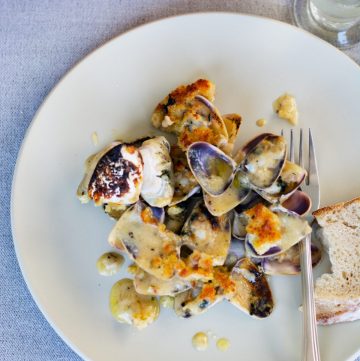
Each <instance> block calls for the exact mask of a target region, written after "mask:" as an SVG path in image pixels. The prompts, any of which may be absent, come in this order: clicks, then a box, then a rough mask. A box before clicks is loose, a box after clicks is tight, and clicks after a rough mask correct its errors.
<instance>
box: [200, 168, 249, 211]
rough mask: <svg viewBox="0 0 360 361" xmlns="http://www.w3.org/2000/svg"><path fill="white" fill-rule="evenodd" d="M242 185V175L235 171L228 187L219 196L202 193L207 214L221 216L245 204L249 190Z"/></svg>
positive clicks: (243, 181) (243, 180)
mask: <svg viewBox="0 0 360 361" xmlns="http://www.w3.org/2000/svg"><path fill="white" fill-rule="evenodd" d="M244 183H245V179H244V174H243V173H242V172H241V171H237V172H236V173H235V175H234V179H233V180H232V182H231V184H230V186H229V187H228V188H227V189H226V190H225V191H224V192H223V193H221V194H220V195H219V196H216V197H214V196H211V195H210V194H208V193H204V202H205V205H206V207H207V209H208V210H209V212H210V213H211V214H212V215H214V216H221V215H223V214H225V213H228V212H230V211H231V210H232V209H234V208H235V207H236V206H237V205H239V204H241V203H243V202H245V201H246V199H247V198H248V197H249V196H250V192H251V190H250V189H249V188H247V187H246V185H244Z"/></svg>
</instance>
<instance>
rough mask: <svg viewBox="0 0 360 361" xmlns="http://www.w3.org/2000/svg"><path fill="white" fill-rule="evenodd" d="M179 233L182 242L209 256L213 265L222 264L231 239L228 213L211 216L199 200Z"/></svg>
mask: <svg viewBox="0 0 360 361" xmlns="http://www.w3.org/2000/svg"><path fill="white" fill-rule="evenodd" d="M181 235H182V244H185V245H186V246H188V247H189V248H190V249H192V250H196V251H198V252H200V253H202V254H206V255H207V256H210V257H211V259H212V262H213V266H218V265H222V264H224V262H225V259H226V255H227V253H228V250H229V247H230V241H231V228H230V218H229V215H223V216H220V217H216V216H213V215H212V214H210V213H209V211H208V210H207V208H206V207H205V205H204V203H203V202H202V201H199V202H198V203H197V204H196V205H195V206H194V208H193V210H192V211H191V213H190V215H189V217H188V219H187V220H186V222H185V224H184V227H183V229H182V231H181Z"/></svg>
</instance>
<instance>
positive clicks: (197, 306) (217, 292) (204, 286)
mask: <svg viewBox="0 0 360 361" xmlns="http://www.w3.org/2000/svg"><path fill="white" fill-rule="evenodd" d="M234 291H235V282H234V281H233V280H231V279H230V273H229V271H228V269H227V268H226V267H215V268H214V275H213V278H212V279H211V280H209V281H208V282H198V283H197V284H196V286H195V287H194V288H192V289H190V290H188V291H186V292H183V293H180V294H178V295H176V296H175V302H174V310H175V313H176V314H177V315H178V316H180V317H183V318H189V317H192V316H196V315H199V314H202V313H204V312H206V311H207V310H208V309H209V308H211V307H213V306H214V305H216V304H217V303H219V302H220V301H222V300H224V299H225V298H226V297H230V295H231V294H233V292H234Z"/></svg>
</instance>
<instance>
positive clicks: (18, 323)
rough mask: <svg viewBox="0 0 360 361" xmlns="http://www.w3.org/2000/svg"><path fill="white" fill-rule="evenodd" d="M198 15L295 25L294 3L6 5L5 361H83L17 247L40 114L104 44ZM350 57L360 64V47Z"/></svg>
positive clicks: (0, 132)
mask: <svg viewBox="0 0 360 361" xmlns="http://www.w3.org/2000/svg"><path fill="white" fill-rule="evenodd" d="M198 11H233V12H242V13H248V14H256V15H261V16H267V17H271V18H274V19H278V20H282V21H284V22H289V23H290V22H291V1H290V0H202V1H191V0H122V1H119V0H101V1H96V0H77V1H74V0H62V1H50V0H42V1H36V0H33V1H31V0H28V1H23V0H22V1H13V0H0V165H1V166H0V167H1V168H0V169H1V172H0V190H1V191H0V294H1V297H0V360H32V361H34V360H79V359H80V358H79V357H78V356H77V355H76V354H75V353H74V352H73V351H72V350H71V349H70V348H69V347H68V346H67V345H65V343H64V342H63V341H62V340H61V339H60V337H59V336H57V334H56V333H55V332H54V331H53V329H52V328H51V327H50V325H49V324H48V323H47V321H46V320H45V318H44V317H43V315H42V314H41V312H40V311H39V309H38V308H37V306H36V304H35V303H34V301H33V300H32V298H31V296H30V293H29V291H28V289H27V287H26V284H25V282H24V279H23V277H22V275H21V272H20V269H19V265H18V262H17V259H16V256H15V252H14V246H13V241H12V235H11V227H10V193H11V180H12V175H13V171H14V167H15V162H16V157H17V153H18V150H19V147H20V144H21V142H22V140H23V137H24V134H25V131H26V129H27V127H28V126H29V124H30V122H31V120H32V118H33V116H34V114H35V112H36V110H37V108H38V107H39V106H40V104H41V103H42V102H43V100H44V98H45V96H46V95H47V94H48V93H49V92H50V90H51V89H52V88H53V87H54V85H55V84H56V83H57V82H58V81H59V79H60V78H61V77H62V76H63V75H64V74H65V73H66V72H67V71H68V70H69V69H70V68H71V67H72V66H73V65H74V64H76V63H77V62H78V61H79V60H80V59H82V58H83V57H84V56H85V55H86V54H88V53H89V52H91V51H92V50H93V49H95V48H97V47H98V46H99V45H101V44H103V43H104V42H106V41H108V40H110V39H111V38H113V37H115V36H117V35H119V34H121V33H122V32H124V31H126V30H128V29H131V28H133V27H135V26H138V25H140V24H144V23H147V22H149V21H153V20H156V19H160V18H163V17H167V16H172V15H177V14H184V13H190V12H198ZM346 53H347V54H348V55H349V56H351V57H352V58H353V59H354V60H355V61H356V62H357V63H359V64H360V45H358V46H356V47H354V48H353V49H351V50H348V51H346ZM359 345H360V341H359ZM357 361H360V359H358V360H357Z"/></svg>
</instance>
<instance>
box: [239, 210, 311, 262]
mask: <svg viewBox="0 0 360 361" xmlns="http://www.w3.org/2000/svg"><path fill="white" fill-rule="evenodd" d="M255 207H258V206H255ZM255 207H254V208H255ZM264 209H266V208H265V207H264ZM269 211H270V212H269ZM256 213H257V212H256ZM249 222H250V220H249V217H248V225H247V228H246V230H247V235H246V238H245V249H246V253H247V256H250V257H257V258H261V257H268V256H274V255H276V254H279V253H282V252H285V251H286V250H288V249H289V248H290V247H292V246H293V245H294V244H296V243H298V242H299V241H300V240H301V239H302V238H304V237H305V236H306V235H308V234H310V233H311V227H310V226H309V224H308V222H307V221H306V220H305V219H303V218H301V217H300V216H299V215H298V214H296V213H294V212H291V211H288V210H286V209H285V208H280V207H277V208H273V209H272V210H267V211H265V212H263V211H262V210H261V211H260V213H259V214H257V216H256V217H255V222H256V223H254V226H252V229H253V232H254V233H251V234H250V233H249V224H250V223H249Z"/></svg>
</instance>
